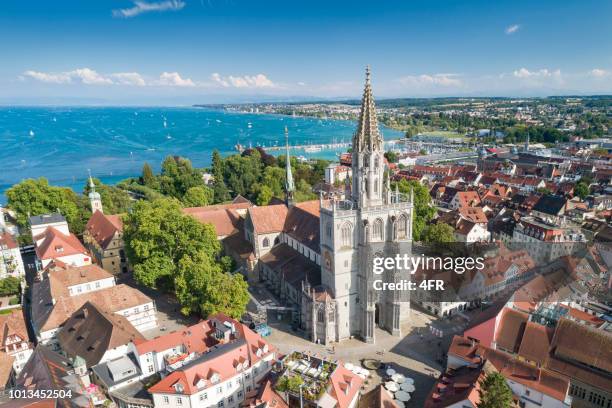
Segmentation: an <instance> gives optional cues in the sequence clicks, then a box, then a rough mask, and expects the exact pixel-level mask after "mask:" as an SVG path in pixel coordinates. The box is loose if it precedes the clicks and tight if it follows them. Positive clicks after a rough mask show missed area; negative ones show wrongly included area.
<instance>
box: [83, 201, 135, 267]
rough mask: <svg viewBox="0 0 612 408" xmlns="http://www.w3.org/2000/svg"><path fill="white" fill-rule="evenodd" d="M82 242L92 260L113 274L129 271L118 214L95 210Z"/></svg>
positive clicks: (121, 224)
mask: <svg viewBox="0 0 612 408" xmlns="http://www.w3.org/2000/svg"><path fill="white" fill-rule="evenodd" d="M83 242H84V243H85V246H86V247H87V249H88V250H89V252H90V253H91V255H92V258H93V262H94V263H96V264H98V265H100V266H101V267H102V268H103V269H104V270H106V271H108V272H110V273H112V274H113V275H115V276H120V275H123V274H127V273H128V272H130V270H131V268H130V265H129V263H128V260H127V256H126V255H125V243H124V241H123V221H122V220H121V216H120V215H107V214H104V213H103V212H102V211H95V212H94V213H93V215H92V216H91V218H90V219H89V221H88V222H87V225H86V226H85V231H84V232H83Z"/></svg>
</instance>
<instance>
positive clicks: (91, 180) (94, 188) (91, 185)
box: [87, 169, 96, 191]
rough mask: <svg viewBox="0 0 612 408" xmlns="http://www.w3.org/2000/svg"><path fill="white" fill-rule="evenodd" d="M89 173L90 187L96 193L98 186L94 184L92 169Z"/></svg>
mask: <svg viewBox="0 0 612 408" xmlns="http://www.w3.org/2000/svg"><path fill="white" fill-rule="evenodd" d="M87 173H88V174H89V187H90V188H91V189H92V190H93V191H95V190H96V185H95V184H94V182H93V178H91V169H87Z"/></svg>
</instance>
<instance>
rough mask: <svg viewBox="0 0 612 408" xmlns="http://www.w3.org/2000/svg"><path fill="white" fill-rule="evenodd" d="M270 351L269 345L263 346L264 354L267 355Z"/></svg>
mask: <svg viewBox="0 0 612 408" xmlns="http://www.w3.org/2000/svg"><path fill="white" fill-rule="evenodd" d="M268 350H269V348H268V345H267V344H265V345H264V346H263V352H264V353H267V352H268Z"/></svg>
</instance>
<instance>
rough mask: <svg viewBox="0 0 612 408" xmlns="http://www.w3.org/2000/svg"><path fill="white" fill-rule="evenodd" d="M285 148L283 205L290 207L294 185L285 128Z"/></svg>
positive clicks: (287, 134) (287, 136) (292, 202)
mask: <svg viewBox="0 0 612 408" xmlns="http://www.w3.org/2000/svg"><path fill="white" fill-rule="evenodd" d="M285 147H286V149H287V153H286V157H285V204H287V207H292V206H293V204H294V199H293V193H295V183H294V182H293V174H292V173H291V156H290V155H289V130H288V129H287V126H285Z"/></svg>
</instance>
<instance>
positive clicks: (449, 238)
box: [421, 223, 455, 245]
mask: <svg viewBox="0 0 612 408" xmlns="http://www.w3.org/2000/svg"><path fill="white" fill-rule="evenodd" d="M454 232H455V230H454V229H453V227H451V226H450V225H448V224H444V223H434V224H429V225H426V226H425V228H424V229H423V234H422V236H421V238H422V241H423V242H425V243H426V244H433V245H436V244H447V243H450V242H454V241H455V233H454Z"/></svg>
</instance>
